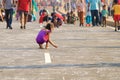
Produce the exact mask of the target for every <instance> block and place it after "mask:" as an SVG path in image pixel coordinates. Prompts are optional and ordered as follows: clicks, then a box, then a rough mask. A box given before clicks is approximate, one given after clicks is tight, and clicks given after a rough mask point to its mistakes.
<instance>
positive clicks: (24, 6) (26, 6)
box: [17, 0, 32, 29]
mask: <svg viewBox="0 0 120 80" xmlns="http://www.w3.org/2000/svg"><path fill="white" fill-rule="evenodd" d="M31 6H32V0H18V8H17V10H18V12H19V14H20V23H21V26H20V28H21V29H23V28H24V29H25V28H26V22H27V18H28V12H30V10H31V8H32V7H31Z"/></svg>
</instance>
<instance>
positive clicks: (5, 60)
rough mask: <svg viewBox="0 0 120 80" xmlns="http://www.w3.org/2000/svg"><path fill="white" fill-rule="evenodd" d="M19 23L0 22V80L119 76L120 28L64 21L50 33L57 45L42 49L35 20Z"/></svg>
mask: <svg viewBox="0 0 120 80" xmlns="http://www.w3.org/2000/svg"><path fill="white" fill-rule="evenodd" d="M19 26H20V24H19V22H17V21H15V20H14V23H13V30H9V29H5V22H3V23H2V22H0V35H1V37H0V59H1V60H0V80H120V36H119V35H120V32H114V29H113V28H111V27H106V28H103V27H78V24H76V25H71V24H63V26H62V27H60V28H55V30H54V31H53V33H52V35H51V39H52V40H53V41H54V42H55V43H56V44H57V45H58V48H57V49H55V48H53V47H52V46H51V45H50V46H49V49H48V50H45V49H38V45H37V44H36V42H35V38H36V36H37V34H38V32H39V30H40V29H41V28H40V26H39V24H38V21H36V22H31V23H28V24H27V29H25V30H21V29H20V27H19ZM46 54H47V55H46Z"/></svg>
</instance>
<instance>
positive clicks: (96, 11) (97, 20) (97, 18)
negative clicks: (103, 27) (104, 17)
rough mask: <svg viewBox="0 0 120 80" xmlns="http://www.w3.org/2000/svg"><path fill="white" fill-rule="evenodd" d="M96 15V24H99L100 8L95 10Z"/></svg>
mask: <svg viewBox="0 0 120 80" xmlns="http://www.w3.org/2000/svg"><path fill="white" fill-rule="evenodd" d="M94 13H95V17H96V25H97V26H98V25H99V15H98V10H95V12H94Z"/></svg>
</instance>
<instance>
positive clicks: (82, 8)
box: [77, 0, 85, 26]
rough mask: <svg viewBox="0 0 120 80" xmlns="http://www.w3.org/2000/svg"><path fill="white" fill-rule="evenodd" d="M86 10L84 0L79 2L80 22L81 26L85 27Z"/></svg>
mask: <svg viewBox="0 0 120 80" xmlns="http://www.w3.org/2000/svg"><path fill="white" fill-rule="evenodd" d="M84 9H85V5H84V3H83V0H80V2H78V4H77V12H78V17H79V21H80V25H79V26H84Z"/></svg>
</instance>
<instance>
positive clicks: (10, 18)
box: [9, 9, 13, 28]
mask: <svg viewBox="0 0 120 80" xmlns="http://www.w3.org/2000/svg"><path fill="white" fill-rule="evenodd" d="M12 18H13V9H10V10H9V27H11V24H12ZM11 28H12V27H11Z"/></svg>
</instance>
